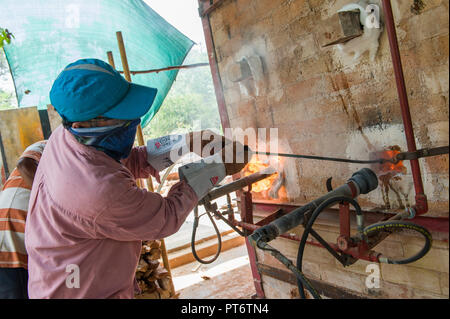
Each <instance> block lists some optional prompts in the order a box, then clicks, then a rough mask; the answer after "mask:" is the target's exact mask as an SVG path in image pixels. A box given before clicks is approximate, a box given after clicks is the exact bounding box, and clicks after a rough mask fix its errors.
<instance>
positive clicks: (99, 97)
mask: <svg viewBox="0 0 450 319" xmlns="http://www.w3.org/2000/svg"><path fill="white" fill-rule="evenodd" d="M156 93H157V90H156V89H155V88H150V87H146V86H142V85H138V84H134V83H130V82H128V81H126V80H125V79H124V78H123V77H122V76H121V75H120V73H119V72H117V71H116V70H114V69H113V68H112V67H111V66H110V65H109V64H108V63H106V62H103V61H101V60H98V59H82V60H78V61H76V62H74V63H71V64H69V65H68V66H67V67H66V68H65V69H64V70H63V71H62V72H61V73H60V74H59V76H58V77H57V79H56V80H55V82H54V83H53V86H52V89H51V91H50V101H51V103H52V105H53V106H54V107H55V109H56V111H57V112H58V113H59V114H60V115H61V117H62V118H63V119H64V120H65V121H68V122H71V123H73V122H84V121H88V120H92V119H94V118H97V117H99V116H101V117H105V118H109V119H117V120H133V119H137V118H140V117H142V116H143V115H145V114H146V113H147V112H148V110H149V109H150V107H151V105H152V104H153V101H154V99H155V97H156Z"/></svg>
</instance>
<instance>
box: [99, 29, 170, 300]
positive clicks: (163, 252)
mask: <svg viewBox="0 0 450 319" xmlns="http://www.w3.org/2000/svg"><path fill="white" fill-rule="evenodd" d="M116 37H117V43H118V45H119V52H120V58H121V60H122V67H123V71H124V75H125V79H126V80H127V81H128V82H131V75H130V69H129V67H128V59H127V53H126V51H125V44H124V42H123V37H122V32H121V31H117V32H116ZM110 55H111V59H112V61H113V63H114V60H113V57H112V53H110V54H108V58H109V56H110ZM137 138H138V144H139V145H140V146H143V145H145V143H144V135H143V133H142V127H141V125H139V126H138V129H137ZM147 183H148V184H147V189H148V190H149V191H150V192H154V188H153V181H152V178H151V177H149V178H148V179H147ZM160 241H161V257H162V260H163V265H164V268H166V270H167V272H168V273H169V276H170V290H171V291H170V295H171V297H174V296H175V287H174V285H173V279H172V272H171V270H170V265H169V257H168V256H167V250H166V244H165V242H164V239H161V240H160Z"/></svg>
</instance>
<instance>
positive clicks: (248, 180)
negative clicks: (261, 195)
mask: <svg viewBox="0 0 450 319" xmlns="http://www.w3.org/2000/svg"><path fill="white" fill-rule="evenodd" d="M275 173H276V172H267V171H266V170H263V171H260V172H256V173H253V174H251V175H248V176H246V177H243V178H240V179H238V180H235V181H233V182H231V183H228V184H226V185H223V186H220V187H218V188H215V189H213V190H211V191H210V192H209V193H208V194H206V196H205V197H203V198H202V199H201V200H200V202H199V204H201V205H203V204H205V203H207V202H211V201H212V200H215V199H217V198H219V197H222V196H225V195H227V194H229V193H232V192H235V191H238V190H240V189H242V188H244V187H246V186H250V185H252V184H253V183H256V182H258V181H260V180H263V179H265V178H267V177H269V176H271V175H273V174H275Z"/></svg>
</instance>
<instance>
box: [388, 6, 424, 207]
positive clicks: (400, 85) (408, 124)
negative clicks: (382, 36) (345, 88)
mask: <svg viewBox="0 0 450 319" xmlns="http://www.w3.org/2000/svg"><path fill="white" fill-rule="evenodd" d="M382 3H383V11H384V18H385V21H386V30H387V34H388V39H389V46H390V51H391V56H392V64H393V66H394V74H395V81H396V84H397V93H398V98H399V101H400V108H401V110H402V119H403V125H404V127H405V136H406V143H407V147H408V151H409V152H415V151H416V150H417V148H416V140H415V138H414V129H413V125H412V120H411V112H410V110H409V102H408V94H407V92H406V85H405V78H404V76H403V68H402V59H401V57H400V50H399V47H398V40H397V34H396V31H395V23H394V16H393V14H392V7H391V1H390V0H382ZM410 163H411V171H412V175H413V180H414V190H415V192H416V198H415V199H416V205H415V207H414V209H415V211H416V214H417V215H423V214H425V213H426V212H427V211H428V202H427V196H426V195H425V193H424V190H423V183H422V174H421V173H420V166H419V161H418V160H417V159H413V160H411V161H410Z"/></svg>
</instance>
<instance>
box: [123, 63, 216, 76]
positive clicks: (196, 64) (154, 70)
mask: <svg viewBox="0 0 450 319" xmlns="http://www.w3.org/2000/svg"><path fill="white" fill-rule="evenodd" d="M207 65H209V63H194V64H188V65H176V66H168V67H165V68H161V69H152V70H143V71H130V73H131V74H132V75H136V74H147V73H159V72H163V71H171V70H180V69H192V68H198V67H201V66H207ZM119 72H120V73H124V72H123V71H119Z"/></svg>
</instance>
